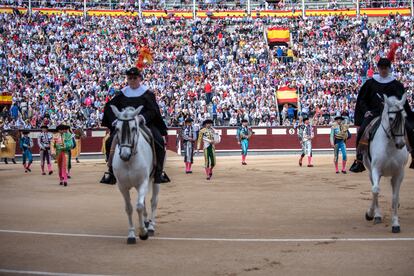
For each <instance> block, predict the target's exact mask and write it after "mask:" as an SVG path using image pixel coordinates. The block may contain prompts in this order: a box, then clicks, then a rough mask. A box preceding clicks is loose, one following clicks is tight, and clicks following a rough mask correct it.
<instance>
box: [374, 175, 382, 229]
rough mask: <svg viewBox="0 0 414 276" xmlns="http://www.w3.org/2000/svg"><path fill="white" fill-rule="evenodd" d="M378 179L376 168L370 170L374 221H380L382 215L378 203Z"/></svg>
mask: <svg viewBox="0 0 414 276" xmlns="http://www.w3.org/2000/svg"><path fill="white" fill-rule="evenodd" d="M380 181H381V175H380V174H379V172H378V170H376V169H373V170H372V203H373V207H374V223H375V224H377V223H381V222H382V215H381V210H380V208H379V205H378V195H379V192H380V187H379V185H380Z"/></svg>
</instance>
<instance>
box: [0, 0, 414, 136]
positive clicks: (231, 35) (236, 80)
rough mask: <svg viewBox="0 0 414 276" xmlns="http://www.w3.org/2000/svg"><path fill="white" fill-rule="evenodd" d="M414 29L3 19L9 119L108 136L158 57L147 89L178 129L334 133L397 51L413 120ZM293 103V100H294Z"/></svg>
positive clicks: (385, 23) (386, 20) (331, 20)
mask: <svg viewBox="0 0 414 276" xmlns="http://www.w3.org/2000/svg"><path fill="white" fill-rule="evenodd" d="M397 2H398V1H397ZM397 4H398V3H397ZM273 29H274V30H282V31H283V30H285V31H287V32H288V35H287V36H286V40H284V39H281V40H280V41H278V40H277V36H278V35H280V34H282V36H283V35H284V34H283V32H279V31H277V32H276V43H275V41H273V40H272V39H273V38H271V37H269V31H270V30H273ZM413 29H414V28H413V18H412V17H409V16H401V15H398V14H397V15H395V14H394V15H389V16H387V17H383V18H376V19H374V20H373V19H371V18H368V17H366V16H362V17H361V18H355V17H347V16H341V15H335V16H323V17H307V18H305V19H304V18H302V17H296V18H271V17H262V18H251V17H242V18H232V17H228V18H219V19H212V18H209V17H207V18H196V19H184V18H176V17H172V18H162V17H159V18H157V17H147V18H145V19H143V20H140V18H139V17H136V16H133V17H129V16H120V17H109V16H99V17H98V16H87V17H82V16H71V15H68V14H65V13H63V14H55V15H45V14H42V13H39V12H33V13H32V14H31V15H29V14H28V13H22V12H19V11H18V10H15V11H14V12H13V13H0V45H1V46H0V71H1V73H0V92H1V93H2V94H1V95H10V101H11V102H10V103H11V104H10V105H9V104H5V105H2V106H1V110H0V116H1V117H2V118H3V127H4V128H5V129H14V128H18V129H23V128H24V129H33V128H39V127H40V126H41V125H42V124H44V123H47V124H49V125H50V126H52V127H53V126H56V125H58V124H60V123H61V122H66V123H69V124H71V125H73V126H76V127H82V128H98V127H100V120H101V118H102V111H103V107H104V105H105V103H106V102H107V101H108V100H109V99H110V98H111V97H113V96H114V95H116V93H120V90H121V89H122V87H124V86H125V83H126V81H125V75H124V72H125V69H127V68H129V67H131V66H134V65H136V63H137V58H138V56H139V54H140V52H141V51H142V50H143V49H149V50H150V52H151V55H152V58H153V62H151V63H150V62H148V63H146V65H145V68H144V69H143V73H144V78H145V85H147V86H148V87H150V89H151V90H152V91H153V92H154V93H155V94H156V97H157V100H158V103H159V106H160V108H161V113H162V115H163V117H164V119H165V122H166V124H167V125H168V126H180V125H182V124H183V122H184V120H185V118H187V117H191V118H193V119H194V120H196V121H198V122H201V121H203V120H205V119H206V118H212V119H213V120H214V123H215V125H216V126H229V125H230V126H236V125H239V124H240V121H241V120H242V119H247V120H248V121H249V122H250V124H251V125H256V126H281V125H283V126H286V125H292V124H294V122H295V120H296V119H297V118H298V117H299V116H306V117H311V118H312V122H313V124H315V125H329V124H330V123H331V122H332V120H333V118H334V117H335V116H337V115H342V116H343V117H346V118H347V120H348V122H350V123H351V124H352V122H353V120H354V109H355V101H356V97H357V94H358V91H359V88H360V87H361V85H362V84H363V82H364V81H365V80H366V79H368V78H370V77H372V76H373V74H374V73H375V71H376V68H375V64H376V61H377V60H378V59H379V58H380V57H382V56H384V55H386V53H387V52H388V50H389V47H390V45H391V43H392V42H398V43H401V44H402V46H401V47H400V48H399V49H398V51H397V55H396V61H395V62H394V64H393V74H394V75H395V76H396V78H397V79H398V80H400V81H401V82H402V83H403V84H404V86H405V88H406V90H407V92H408V101H409V103H410V105H411V106H412V108H414V96H413V92H414V63H413V60H414V49H413V47H414V31H413ZM283 91H290V93H291V94H290V95H292V93H293V95H294V96H293V97H290V98H289V97H288V98H289V99H288V100H286V97H285V98H284V94H283ZM292 91H293V92H292ZM3 97H4V96H3ZM0 102H1V101H0Z"/></svg>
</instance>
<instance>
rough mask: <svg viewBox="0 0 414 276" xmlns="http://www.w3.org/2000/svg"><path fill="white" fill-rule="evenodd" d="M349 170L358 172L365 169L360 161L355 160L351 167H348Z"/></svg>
mask: <svg viewBox="0 0 414 276" xmlns="http://www.w3.org/2000/svg"><path fill="white" fill-rule="evenodd" d="M349 171H351V172H354V173H360V172H363V171H365V166H364V164H363V163H362V161H360V160H355V161H354V163H353V164H352V166H351V168H350V169H349Z"/></svg>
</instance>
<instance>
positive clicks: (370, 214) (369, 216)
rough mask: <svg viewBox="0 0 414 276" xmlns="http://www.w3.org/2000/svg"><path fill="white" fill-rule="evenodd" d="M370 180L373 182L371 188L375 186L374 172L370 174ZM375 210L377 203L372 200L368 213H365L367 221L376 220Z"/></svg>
mask: <svg viewBox="0 0 414 276" xmlns="http://www.w3.org/2000/svg"><path fill="white" fill-rule="evenodd" d="M369 180H370V181H371V186H374V182H373V181H372V172H371V171H370V173H369ZM374 209H375V201H374V198H372V201H371V206H370V207H369V208H368V211H367V212H366V213H365V219H366V220H373V219H374Z"/></svg>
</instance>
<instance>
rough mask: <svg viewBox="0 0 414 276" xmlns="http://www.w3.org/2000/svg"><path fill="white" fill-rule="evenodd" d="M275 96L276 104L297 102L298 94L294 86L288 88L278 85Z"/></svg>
mask: <svg viewBox="0 0 414 276" xmlns="http://www.w3.org/2000/svg"><path fill="white" fill-rule="evenodd" d="M276 98H277V103H278V104H285V103H291V104H297V102H298V94H297V92H296V89H295V88H290V87H288V86H282V87H280V88H279V89H278V90H277V92H276Z"/></svg>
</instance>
